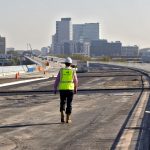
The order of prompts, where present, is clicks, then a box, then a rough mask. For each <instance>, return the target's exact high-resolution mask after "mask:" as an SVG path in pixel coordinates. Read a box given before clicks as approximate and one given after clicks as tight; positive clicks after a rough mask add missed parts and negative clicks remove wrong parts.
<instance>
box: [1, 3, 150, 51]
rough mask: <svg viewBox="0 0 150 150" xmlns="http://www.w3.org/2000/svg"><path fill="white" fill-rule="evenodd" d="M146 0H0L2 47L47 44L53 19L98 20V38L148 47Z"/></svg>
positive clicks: (149, 23) (52, 31) (149, 28)
mask: <svg viewBox="0 0 150 150" xmlns="http://www.w3.org/2000/svg"><path fill="white" fill-rule="evenodd" d="M149 6H150V0H0V35H1V36H2V37H6V47H14V48H15V49H18V50H19V49H27V43H30V44H31V46H32V49H41V47H45V46H49V45H50V44H51V38H52V35H53V34H55V32H56V31H55V28H56V21H59V20H61V18H63V17H71V18H72V23H73V24H78V23H95V22H99V24H100V38H101V39H107V40H108V41H109V42H111V41H114V42H115V41H121V42H122V44H123V46H127V45H131V46H132V45H137V46H139V47H140V48H146V47H150V17H149V14H150V9H149Z"/></svg>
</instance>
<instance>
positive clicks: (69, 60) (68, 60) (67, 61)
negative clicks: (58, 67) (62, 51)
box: [65, 57, 72, 67]
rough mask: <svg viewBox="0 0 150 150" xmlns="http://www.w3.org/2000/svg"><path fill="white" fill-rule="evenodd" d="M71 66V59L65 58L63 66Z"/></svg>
mask: <svg viewBox="0 0 150 150" xmlns="http://www.w3.org/2000/svg"><path fill="white" fill-rule="evenodd" d="M71 64H72V59H71V58H70V57H67V58H66V59H65V65H66V66H67V67H69V66H71Z"/></svg>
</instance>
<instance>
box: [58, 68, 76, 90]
mask: <svg viewBox="0 0 150 150" xmlns="http://www.w3.org/2000/svg"><path fill="white" fill-rule="evenodd" d="M73 77H74V71H73V70H72V69H67V68H62V69H61V70H60V83H59V90H74V83H73Z"/></svg>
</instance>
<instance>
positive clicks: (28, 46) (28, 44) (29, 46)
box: [27, 43, 32, 57]
mask: <svg viewBox="0 0 150 150" xmlns="http://www.w3.org/2000/svg"><path fill="white" fill-rule="evenodd" d="M28 48H29V50H30V57H32V47H31V44H30V43H27V50H28Z"/></svg>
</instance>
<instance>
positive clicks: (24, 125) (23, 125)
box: [0, 122, 62, 129]
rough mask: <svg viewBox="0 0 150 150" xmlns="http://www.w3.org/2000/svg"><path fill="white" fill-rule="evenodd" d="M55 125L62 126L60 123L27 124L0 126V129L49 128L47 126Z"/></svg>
mask: <svg viewBox="0 0 150 150" xmlns="http://www.w3.org/2000/svg"><path fill="white" fill-rule="evenodd" d="M57 124H62V123H60V122H56V123H35V124H34V123H28V124H20V123H16V124H9V125H0V129H5V128H23V127H33V126H49V125H57Z"/></svg>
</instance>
